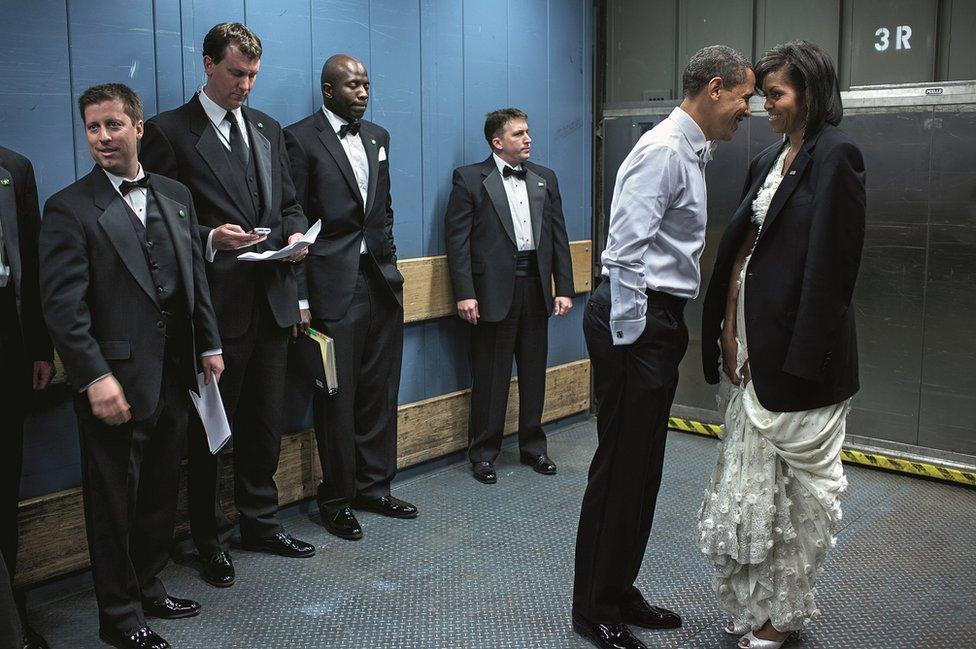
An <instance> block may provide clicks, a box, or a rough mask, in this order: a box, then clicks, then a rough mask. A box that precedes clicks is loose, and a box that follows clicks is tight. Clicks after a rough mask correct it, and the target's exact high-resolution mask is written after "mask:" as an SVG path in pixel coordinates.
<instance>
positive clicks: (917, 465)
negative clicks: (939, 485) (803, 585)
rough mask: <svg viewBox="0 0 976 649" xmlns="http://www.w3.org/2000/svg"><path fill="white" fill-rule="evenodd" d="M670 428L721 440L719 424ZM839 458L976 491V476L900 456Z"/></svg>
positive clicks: (846, 453) (672, 422)
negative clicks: (950, 483) (964, 486)
mask: <svg viewBox="0 0 976 649" xmlns="http://www.w3.org/2000/svg"><path fill="white" fill-rule="evenodd" d="M668 427H669V428H671V429H672V430H680V431H683V432H686V433H696V434H698V435H705V436H708V437H718V436H719V435H720V434H721V432H722V427H721V426H719V425H717V424H706V423H702V422H700V421H693V420H690V419H682V418H680V417H671V418H670V419H669V420H668ZM840 458H841V460H842V461H844V462H846V463H847V464H858V465H860V466H866V467H871V468H874V469H885V470H887V471H895V472H897V473H904V474H905V475H913V476H923V477H926V478H932V479H934V480H941V481H943V482H952V483H955V484H962V485H967V486H969V487H976V472H973V471H963V470H962V469H957V468H955V467H950V466H945V465H941V464H932V463H928V462H918V461H916V460H910V459H907V458H904V457H899V456H897V455H886V454H881V453H865V452H864V451H858V450H855V449H852V448H845V449H843V450H842V451H841V452H840Z"/></svg>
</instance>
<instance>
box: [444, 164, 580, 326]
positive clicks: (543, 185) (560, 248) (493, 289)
mask: <svg viewBox="0 0 976 649" xmlns="http://www.w3.org/2000/svg"><path fill="white" fill-rule="evenodd" d="M522 166H523V167H524V168H525V169H526V172H527V175H526V177H525V188H526V191H527V193H528V195H529V206H530V213H531V217H532V234H533V238H534V239H535V246H536V256H537V258H538V261H539V275H540V276H541V277H542V295H543V297H544V298H545V302H546V309H547V310H548V312H549V314H550V315H551V314H552V301H553V295H552V287H551V285H550V278H552V280H554V281H555V284H556V295H557V296H561V297H572V295H573V294H574V292H575V291H574V288H573V261H572V256H571V254H570V251H569V237H568V236H567V234H566V222H565V220H564V219H563V207H562V199H561V198H560V196H559V183H558V182H557V181H556V174H555V173H553V171H552V170H551V169H547V168H545V167H542V166H539V165H537V164H533V163H531V162H525V163H523V165H522ZM453 182H454V186H453V188H452V189H451V197H450V199H449V200H448V203H447V212H446V214H445V215H444V235H445V238H446V239H447V264H448V267H449V268H450V271H451V285H452V286H453V288H454V299H455V300H458V301H460V300H469V299H477V300H478V311H479V313H480V315H481V319H482V320H483V321H485V322H498V321H500V320H503V319H504V318H505V316H506V315H508V311H509V308H510V307H511V305H512V296H513V294H514V291H515V259H516V253H517V251H518V247H517V246H516V244H515V226H514V225H513V224H512V213H511V210H510V209H509V206H508V197H507V195H506V193H505V186H504V185H503V184H502V175H501V174H500V173H499V172H498V167H497V166H496V164H495V159H494V156H489V157H488V159H487V160H485V161H484V162H481V163H479V164H473V165H467V166H464V167H458V168H457V169H455V170H454V181H453Z"/></svg>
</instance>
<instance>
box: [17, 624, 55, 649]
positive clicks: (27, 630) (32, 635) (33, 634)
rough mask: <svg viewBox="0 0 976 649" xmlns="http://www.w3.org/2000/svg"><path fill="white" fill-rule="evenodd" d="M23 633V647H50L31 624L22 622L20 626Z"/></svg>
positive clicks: (26, 648)
mask: <svg viewBox="0 0 976 649" xmlns="http://www.w3.org/2000/svg"><path fill="white" fill-rule="evenodd" d="M21 630H22V631H23V634H24V647H23V649H50V648H49V647H48V644H47V640H45V639H44V638H43V637H42V636H41V634H40V633H38V632H37V631H35V630H34V629H33V628H32V627H31V625H29V624H24V625H23V626H22V627H21Z"/></svg>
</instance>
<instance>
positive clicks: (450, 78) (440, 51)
mask: <svg viewBox="0 0 976 649" xmlns="http://www.w3.org/2000/svg"><path fill="white" fill-rule="evenodd" d="M461 16H462V2H461V0H422V8H421V12H420V31H421V60H422V72H421V82H422V88H423V92H422V97H421V115H422V116H423V141H422V142H423V143H422V146H423V149H422V158H423V193H424V206H423V210H424V211H423V213H424V236H425V241H424V248H423V253H422V254H423V255H425V256H432V255H442V254H444V211H445V209H446V208H447V199H448V196H450V192H451V174H452V172H453V171H454V168H455V167H459V166H461V165H463V164H464V163H465V159H464V113H463V111H464V92H463V90H464V88H463V85H462V83H460V80H461V79H462V77H463V74H464V59H463V57H464V46H463V40H462V25H461Z"/></svg>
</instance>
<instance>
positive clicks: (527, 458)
mask: <svg viewBox="0 0 976 649" xmlns="http://www.w3.org/2000/svg"><path fill="white" fill-rule="evenodd" d="M519 460H520V461H521V462H522V464H528V465H529V466H530V467H532V470H533V471H535V472H536V473H541V474H542V475H556V463H555V462H553V461H552V460H550V459H549V456H548V455H546V454H545V453H543V454H542V455H535V456H533V455H522V456H520V457H519Z"/></svg>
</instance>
